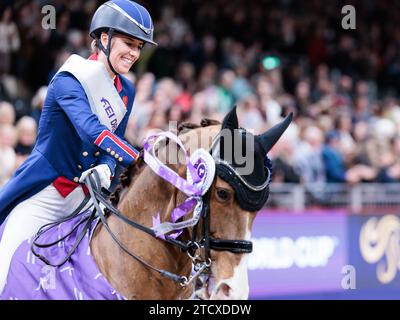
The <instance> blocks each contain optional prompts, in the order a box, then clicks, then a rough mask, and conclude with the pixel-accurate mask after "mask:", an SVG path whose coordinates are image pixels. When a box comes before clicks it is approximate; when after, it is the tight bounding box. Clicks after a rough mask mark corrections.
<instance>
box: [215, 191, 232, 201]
mask: <svg viewBox="0 0 400 320" xmlns="http://www.w3.org/2000/svg"><path fill="white" fill-rule="evenodd" d="M217 198H218V200H220V201H224V202H226V201H228V200H230V198H231V194H230V192H229V191H228V190H225V189H217Z"/></svg>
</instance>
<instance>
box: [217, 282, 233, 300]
mask: <svg viewBox="0 0 400 320" xmlns="http://www.w3.org/2000/svg"><path fill="white" fill-rule="evenodd" d="M230 293H231V287H230V286H228V285H227V284H226V283H221V285H220V286H219V288H218V295H223V296H225V297H229V295H230Z"/></svg>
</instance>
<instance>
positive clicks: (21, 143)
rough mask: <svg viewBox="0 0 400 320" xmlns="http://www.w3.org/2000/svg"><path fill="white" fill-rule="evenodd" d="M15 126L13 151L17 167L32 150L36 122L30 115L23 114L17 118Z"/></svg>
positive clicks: (35, 133) (34, 140)
mask: <svg viewBox="0 0 400 320" xmlns="http://www.w3.org/2000/svg"><path fill="white" fill-rule="evenodd" d="M16 128H17V144H16V146H15V153H16V155H17V167H19V166H20V165H21V164H22V162H24V161H25V160H26V158H28V156H29V155H30V154H31V153H32V151H33V147H34V146H35V142H36V135H37V124H36V121H35V119H33V118H32V117H28V116H24V117H22V118H21V119H19V120H18V122H17V125H16Z"/></svg>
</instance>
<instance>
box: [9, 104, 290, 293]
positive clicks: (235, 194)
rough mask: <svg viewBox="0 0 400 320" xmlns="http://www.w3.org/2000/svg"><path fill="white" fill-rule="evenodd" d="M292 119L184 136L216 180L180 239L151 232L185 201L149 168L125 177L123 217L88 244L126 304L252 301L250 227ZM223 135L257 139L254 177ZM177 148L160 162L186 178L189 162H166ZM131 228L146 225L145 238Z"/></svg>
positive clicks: (233, 121) (103, 226)
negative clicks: (208, 159) (256, 128)
mask: <svg viewBox="0 0 400 320" xmlns="http://www.w3.org/2000/svg"><path fill="white" fill-rule="evenodd" d="M291 117H292V116H291V115H290V116H288V117H287V118H286V119H285V120H283V121H282V122H281V123H280V124H278V125H276V126H275V127H273V128H271V129H269V130H268V131H267V132H265V133H264V134H262V135H258V136H253V135H252V134H251V133H249V132H248V131H245V130H244V129H240V128H239V126H238V120H237V116H236V109H235V108H234V109H233V110H232V111H231V112H230V113H229V114H228V115H227V116H226V117H225V118H224V120H223V123H222V125H221V124H218V123H217V122H215V121H212V120H203V121H202V126H198V127H191V128H190V130H187V131H186V132H183V131H182V132H181V133H180V134H179V135H178V137H179V139H180V141H181V142H182V143H183V145H184V147H185V148H186V149H187V150H188V152H189V154H193V152H194V151H195V150H197V149H199V148H203V149H205V150H207V151H212V156H213V159H214V160H215V165H216V174H215V177H214V178H213V180H212V185H211V187H210V188H209V189H208V191H207V192H206V193H205V194H203V195H202V204H203V206H202V210H201V216H200V218H199V222H198V223H197V224H196V226H191V227H188V228H186V229H184V231H183V232H182V233H181V234H179V235H178V236H177V238H176V239H174V238H172V237H168V233H167V234H166V238H164V239H160V238H162V237H160V236H158V237H156V236H155V235H154V234H152V233H151V232H148V231H149V230H152V229H151V227H152V226H153V225H154V217H155V216H156V215H157V214H159V215H160V220H161V221H160V223H163V222H166V221H170V220H171V214H172V211H173V210H174V209H175V208H177V207H178V206H179V205H180V204H182V203H183V202H184V201H185V200H186V199H187V195H186V194H185V193H184V192H182V191H181V190H179V189H178V188H177V187H176V186H174V185H173V184H171V183H170V182H168V181H167V180H166V179H163V178H162V177H160V176H159V175H158V174H157V173H156V172H155V171H154V170H153V169H152V168H151V167H150V166H149V165H147V166H146V165H142V166H140V165H139V164H136V165H135V166H133V167H132V168H130V169H128V170H127V171H126V172H125V173H124V174H123V175H121V186H120V187H119V188H118V189H117V190H118V191H116V192H115V193H114V195H113V197H112V199H113V200H114V205H115V206H116V208H117V210H114V211H116V212H117V214H116V215H115V214H110V212H112V211H113V210H112V208H111V209H110V208H109V210H108V211H109V215H108V216H105V217H103V219H106V220H103V223H98V224H97V225H96V229H95V230H94V231H93V233H92V236H91V238H90V244H89V245H90V251H91V254H92V256H93V258H94V261H95V263H96V264H97V267H98V269H99V271H100V272H101V274H102V275H103V276H104V278H105V279H106V280H107V281H108V283H109V284H110V285H111V287H112V288H114V289H115V291H117V292H118V293H120V294H121V295H122V296H123V297H124V298H126V299H189V298H194V297H195V296H197V297H198V298H200V299H247V298H248V295H249V285H248V277H247V258H248V254H249V252H251V248H252V247H251V242H250V241H249V240H250V235H251V228H252V224H253V221H254V218H255V216H256V212H257V211H258V210H259V209H260V208H261V207H262V206H264V204H265V201H266V200H267V198H268V193H269V191H268V184H269V182H270V175H271V166H270V162H268V161H266V160H268V158H267V152H268V151H269V150H270V149H271V148H272V146H273V145H274V144H275V143H276V142H277V140H278V139H279V138H280V136H281V135H282V134H283V132H284V131H285V130H286V128H287V127H288V125H289V123H290V121H291ZM224 129H225V130H228V131H229V132H232V133H233V132H234V134H236V135H237V136H238V137H239V140H240V139H242V138H243V137H246V138H248V137H250V138H252V139H253V140H254V143H253V144H249V143H248V146H249V145H250V149H249V150H250V151H251V152H250V153H251V158H252V161H253V165H254V168H252V171H251V172H250V173H249V174H247V175H245V174H241V172H240V166H239V164H238V162H237V161H235V160H232V159H230V161H228V159H227V158H226V157H225V158H224V154H223V151H224V150H226V148H227V147H230V148H231V149H235V148H238V146H237V144H236V142H237V140H235V139H233V140H235V141H236V142H235V143H231V142H230V141H228V139H225V138H224V139H222V138H221V131H222V130H224ZM173 145H174V144H173V143H171V141H170V143H168V144H167V146H164V147H163V148H161V149H160V151H159V154H158V158H159V159H160V160H161V161H162V162H164V163H165V164H167V165H168V167H169V168H172V169H173V170H174V171H175V172H177V173H178V175H179V176H180V177H185V176H186V174H187V166H186V164H185V163H179V161H178V164H170V163H167V162H168V161H167V160H166V159H167V158H168V154H167V153H168V150H170V148H168V147H172V146H173ZM241 147H242V149H241V150H240V151H242V150H243V146H241ZM239 148H240V147H239ZM246 150H247V149H246ZM231 151H232V150H231ZM233 151H234V150H233ZM246 161H247V160H246ZM91 193H92V194H93V193H94V191H93V190H91ZM97 208H99V207H98V206H97ZM106 211H107V210H106ZM192 211H193V210H192ZM192 211H191V212H192ZM121 216H123V217H124V218H123V219H121ZM188 217H190V214H188V215H185V216H184V217H183V218H181V219H180V220H178V221H177V222H182V221H183V222H185V221H187V219H188ZM127 222H132V223H130V224H129V223H127ZM133 222H134V223H133ZM132 224H134V226H138V225H140V226H146V227H145V228H146V230H145V231H146V232H143V230H140V228H137V227H132ZM110 232H111V233H112V236H110V235H111V234H110ZM9 277H10V275H9ZM200 280H201V281H200ZM195 289H197V290H195ZM5 291H6V290H5Z"/></svg>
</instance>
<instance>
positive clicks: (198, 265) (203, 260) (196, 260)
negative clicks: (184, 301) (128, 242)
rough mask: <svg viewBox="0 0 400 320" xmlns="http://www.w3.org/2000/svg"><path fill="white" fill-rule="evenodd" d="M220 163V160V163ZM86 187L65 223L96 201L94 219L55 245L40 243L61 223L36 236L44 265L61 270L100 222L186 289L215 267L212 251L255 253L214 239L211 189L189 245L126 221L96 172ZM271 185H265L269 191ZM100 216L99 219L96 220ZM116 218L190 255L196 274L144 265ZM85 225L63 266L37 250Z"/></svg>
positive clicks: (248, 245)
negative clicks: (115, 226) (118, 230)
mask: <svg viewBox="0 0 400 320" xmlns="http://www.w3.org/2000/svg"><path fill="white" fill-rule="evenodd" d="M140 156H143V152H141V153H140ZM217 161H218V160H217ZM232 174H234V175H237V173H236V172H235V171H234V170H233V169H232ZM85 182H86V186H87V188H88V190H89V194H88V196H87V197H86V198H85V200H84V201H83V203H82V204H81V205H80V206H79V207H78V208H77V210H75V211H74V212H73V213H72V214H71V215H70V216H69V217H67V218H64V219H63V220H62V221H61V222H65V221H67V220H69V219H72V218H74V217H76V216H77V215H78V214H80V212H79V211H80V210H82V209H83V207H84V206H85V205H86V203H87V202H88V201H89V200H92V202H93V206H94V209H93V210H92V211H91V214H90V215H86V216H84V217H83V218H82V219H81V221H80V222H79V223H78V225H77V226H75V227H74V228H73V230H72V231H71V232H70V233H68V234H67V235H65V236H63V237H62V238H61V239H59V240H57V241H55V242H53V243H48V244H42V243H39V242H38V239H39V238H40V236H41V234H43V233H44V232H45V231H47V230H49V229H51V228H53V227H55V226H57V225H58V224H59V223H60V222H59V221H57V222H54V223H51V224H47V225H45V226H43V227H42V228H40V230H39V231H38V233H37V234H36V236H35V237H34V239H33V241H32V244H31V250H32V253H33V254H34V255H35V256H37V257H38V258H39V259H41V260H42V261H43V262H44V263H46V264H47V265H51V266H54V267H59V266H61V265H63V264H64V263H65V262H66V261H67V260H68V259H69V258H70V256H71V255H72V253H73V252H74V250H75V249H76V247H77V246H78V245H79V243H80V242H81V240H82V239H83V237H84V235H85V234H86V232H87V230H89V228H90V226H91V224H92V222H93V221H94V220H95V219H97V218H99V219H100V221H101V222H102V224H103V226H104V227H105V228H106V230H107V231H108V233H109V234H110V236H111V237H112V239H113V240H114V241H115V242H116V243H117V245H118V246H119V247H120V248H121V249H122V250H123V251H124V252H126V253H127V254H128V255H129V256H131V257H132V258H133V259H135V260H137V261H138V262H140V263H141V264H143V265H144V266H145V267H147V268H149V269H152V270H154V271H156V272H158V273H159V274H160V275H162V276H164V277H166V278H169V279H170V280H173V281H175V282H177V283H179V284H180V285H181V286H183V287H185V286H188V285H189V284H191V283H192V282H193V281H194V280H195V279H196V278H197V277H199V276H200V275H201V274H203V273H207V272H209V270H210V267H211V263H212V261H211V250H217V251H228V252H231V253H234V254H244V253H251V252H252V249H253V244H252V242H251V241H247V240H227V239H217V238H214V237H212V236H211V234H210V214H211V212H210V198H211V188H210V189H209V190H208V191H207V192H206V193H205V194H204V195H203V196H202V202H203V206H202V209H201V215H200V220H199V221H198V223H197V224H196V225H195V226H194V227H193V230H192V238H191V240H189V241H186V242H184V241H182V240H178V239H174V238H171V237H168V235H166V237H165V239H164V240H161V239H160V238H158V237H157V235H156V233H155V232H154V230H153V229H151V228H149V227H146V226H143V225H141V224H139V223H137V222H135V221H133V220H131V219H129V218H128V217H126V216H125V215H124V214H122V213H121V212H120V211H119V210H118V209H117V208H115V207H114V206H113V205H112V204H111V203H110V202H109V201H108V200H107V196H105V195H104V194H103V192H102V190H101V187H100V179H99V176H98V173H97V172H96V171H92V173H91V174H90V175H88V176H87V178H86V181H85ZM266 186H267V184H266V185H265V187H266ZM100 204H102V205H103V206H104V207H105V210H103V209H102V208H101V206H100ZM96 213H97V216H96ZM111 214H113V215H115V216H116V217H117V218H119V219H120V220H122V221H123V222H124V223H126V224H128V225H130V226H132V227H134V228H136V229H138V230H141V231H143V232H145V233H147V234H149V235H151V236H153V237H154V238H156V239H158V240H159V241H166V242H168V243H169V244H171V245H174V246H176V247H178V248H179V249H180V250H181V251H182V252H186V253H187V254H188V256H189V258H190V259H191V260H192V264H193V269H194V273H192V275H191V276H190V277H189V278H187V277H186V276H182V275H178V274H175V273H172V272H169V271H167V270H163V269H159V268H157V267H154V266H153V265H151V264H150V263H148V262H147V261H144V260H143V259H142V258H141V257H139V256H138V255H136V254H135V253H132V252H131V251H130V250H129V249H128V248H127V247H126V246H125V245H124V244H123V243H122V242H121V241H120V240H119V239H118V238H117V237H116V235H115V234H114V233H113V232H112V230H111V229H110V227H109V225H108V223H107V218H106V216H107V215H111ZM200 221H202V222H203V223H202V230H201V232H200V237H199V238H197V236H198V231H199V230H198V227H199V225H200ZM81 223H85V226H84V228H83V229H82V231H81V233H80V235H79V236H78V237H77V239H76V241H75V243H74V245H73V246H72V248H71V250H70V251H69V252H68V254H67V255H66V257H65V258H64V259H62V260H61V261H60V262H57V263H51V262H50V261H49V260H48V259H47V258H46V257H44V256H43V255H41V254H39V253H37V252H36V250H35V248H34V247H35V246H36V247H38V248H48V247H51V246H54V245H57V244H58V243H59V242H60V241H63V240H64V239H65V238H66V237H68V236H69V235H70V234H71V233H72V232H73V231H74V230H76V229H77V227H78V226H79V225H80V224H81ZM200 249H203V250H204V257H200V256H199V255H197V254H196V253H197V251H198V250H200Z"/></svg>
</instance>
